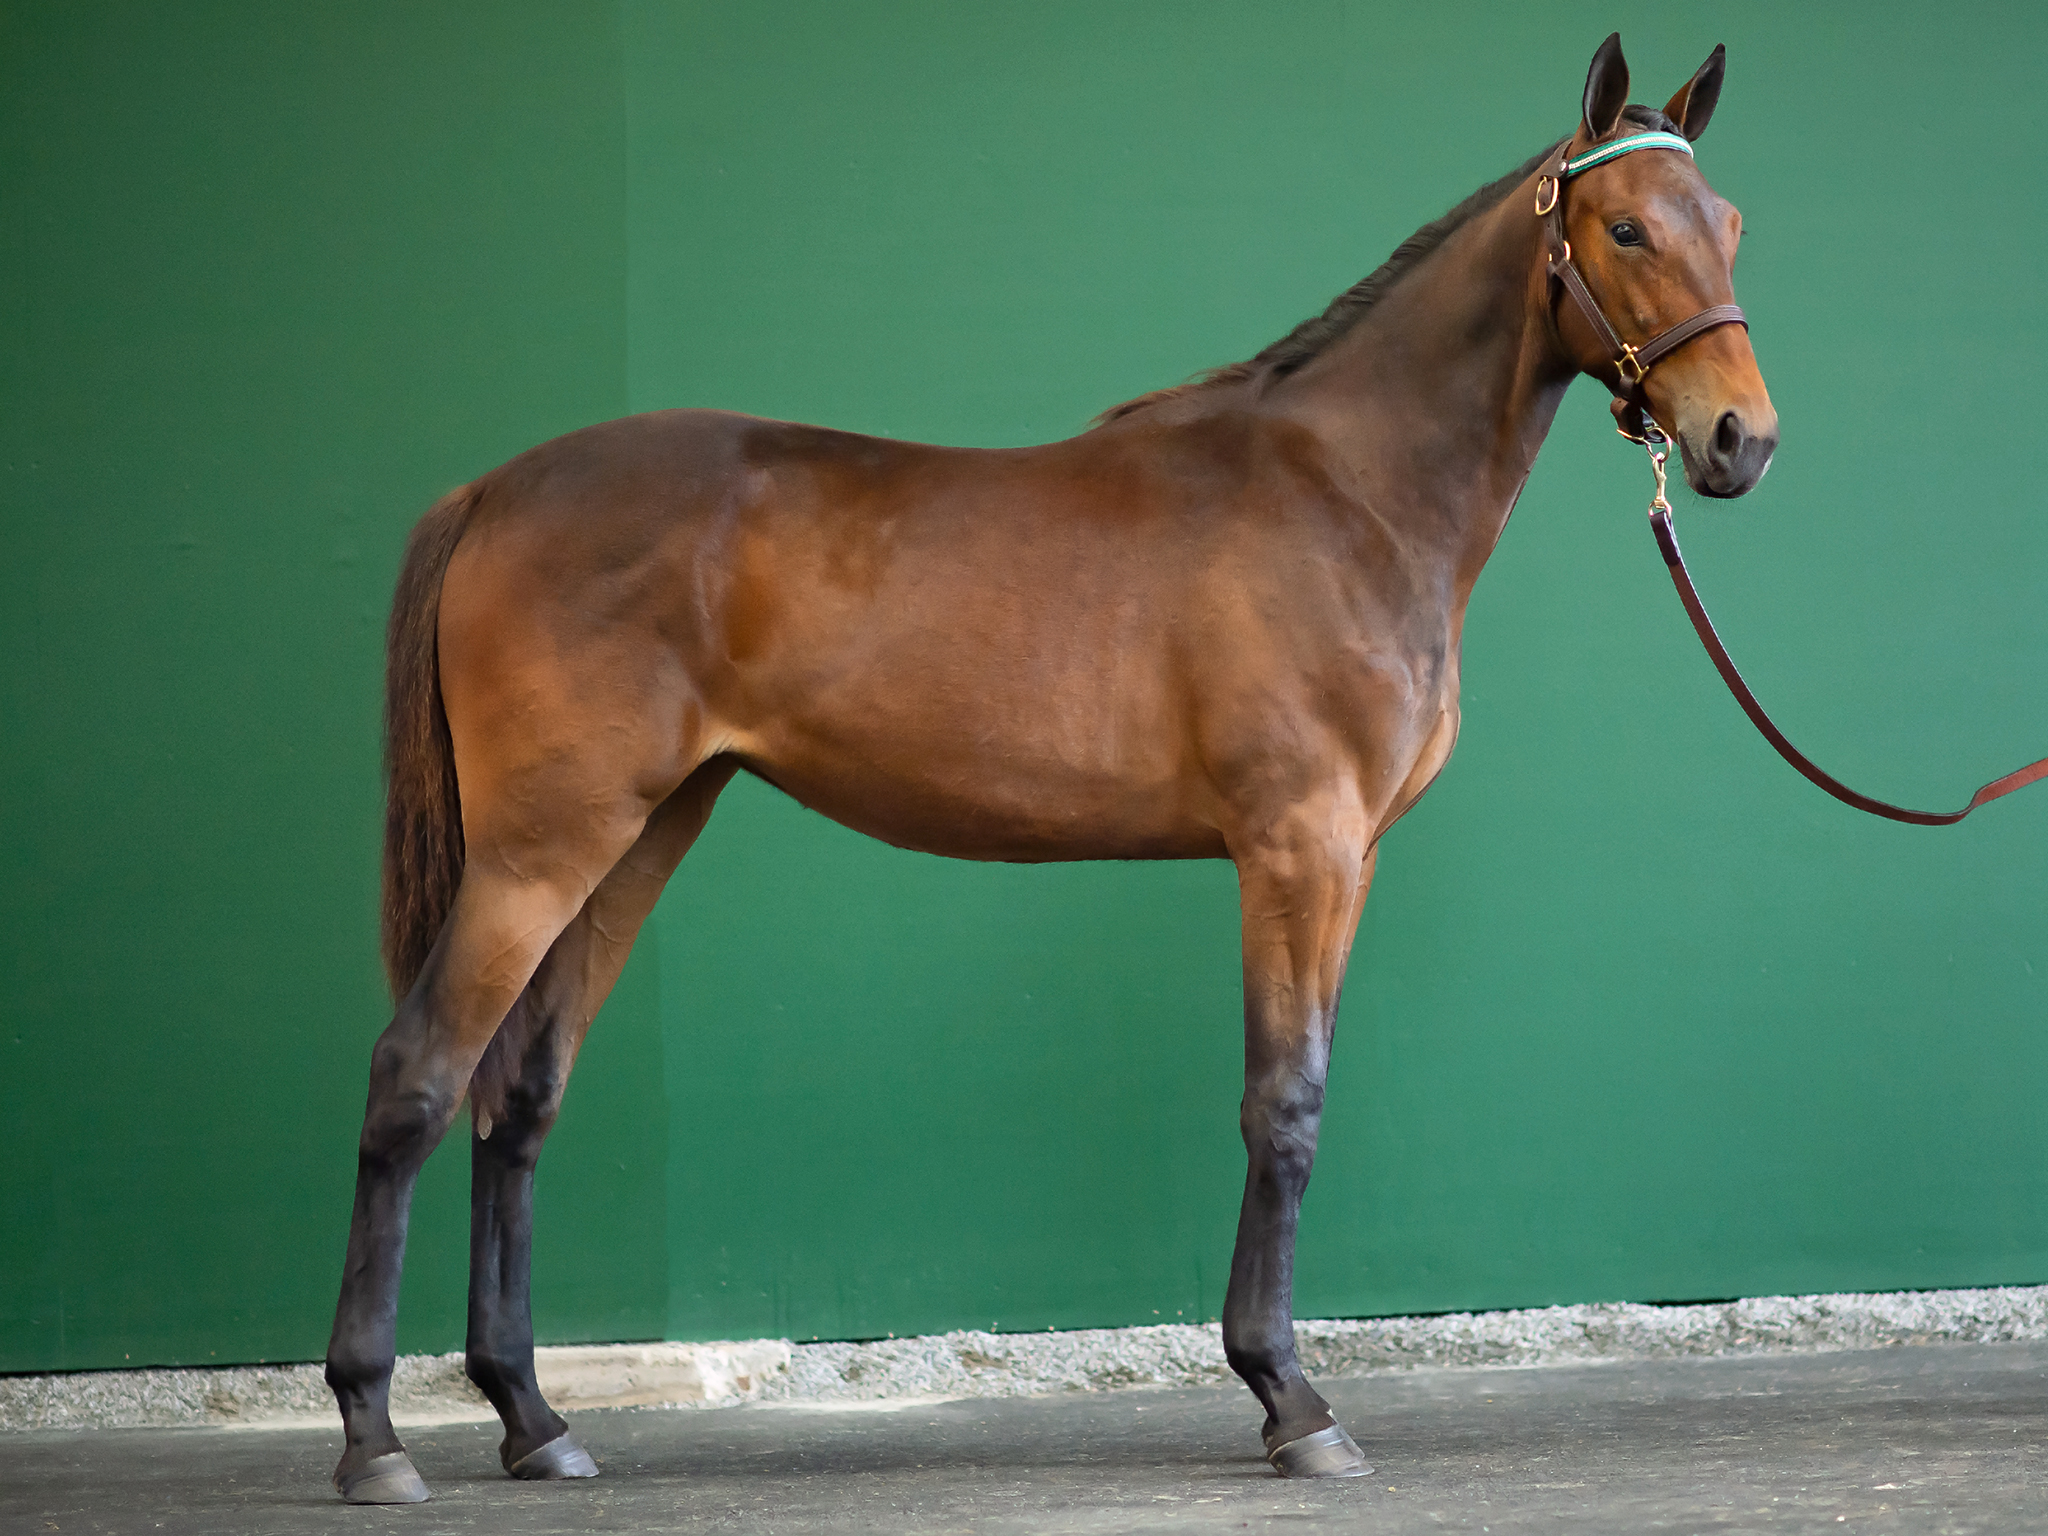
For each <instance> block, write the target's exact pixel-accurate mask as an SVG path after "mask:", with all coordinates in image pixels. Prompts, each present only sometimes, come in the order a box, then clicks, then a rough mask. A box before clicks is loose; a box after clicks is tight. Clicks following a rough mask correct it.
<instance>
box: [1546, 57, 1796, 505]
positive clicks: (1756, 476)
mask: <svg viewBox="0 0 2048 1536" xmlns="http://www.w3.org/2000/svg"><path fill="white" fill-rule="evenodd" d="M1725 69H1726V65H1725V62H1724V54H1723V51H1722V49H1720V48H1718V47H1717V48H1715V49H1714V51H1713V53H1712V54H1710V55H1709V56H1708V58H1707V61H1706V63H1704V64H1702V65H1701V66H1700V68H1699V71H1698V73H1696V74H1695V75H1694V76H1693V77H1692V79H1690V80H1689V81H1687V82H1686V83H1685V84H1684V85H1683V86H1681V87H1679V90H1678V93H1677V94H1676V95H1674V96H1673V97H1672V98H1671V100H1670V101H1669V103H1667V104H1666V106H1665V108H1664V110H1663V111H1662V112H1661V113H1659V112H1656V111H1654V110H1652V109H1648V108H1644V107H1640V106H1629V105H1628V104H1627V103H1628V65H1627V63H1626V62H1625V61H1624V60H1623V58H1622V54H1621V38H1620V36H1619V34H1616V35H1612V36H1610V37H1609V38H1608V39H1607V41H1606V42H1605V43H1603V44H1601V46H1600V50H1599V52H1597V53H1596V54H1595V55H1594V56H1593V63H1592V67H1591V69H1590V70H1588V72H1587V75H1586V93H1585V99H1584V104H1583V111H1582V116H1581V121H1580V124H1579V128H1578V131H1577V132H1576V133H1574V134H1573V136H1572V138H1571V140H1570V141H1569V142H1568V144H1566V145H1564V146H1561V148H1560V150H1559V152H1558V155H1557V158H1556V161H1555V165H1554V168H1553V174H1552V175H1549V176H1546V177H1544V178H1542V179H1541V180H1539V182H1538V187H1537V211H1538V213H1539V214H1542V215H1545V216H1547V217H1549V218H1550V219H1551V220H1552V224H1551V228H1552V230H1553V232H1554V233H1553V236H1552V242H1551V243H1552V250H1551V253H1550V259H1551V274H1550V277H1551V280H1550V282H1549V289H1550V291H1549V293H1548V302H1549V303H1550V304H1551V305H1552V306H1553V308H1552V314H1553V316H1554V317H1555V321H1556V327H1557V335H1558V339H1559V341H1560V343H1561V345H1562V347H1563V349H1564V351H1565V354H1566V356H1567V358H1568V360H1569V362H1570V364H1571V365H1572V366H1573V367H1575V368H1577V369H1578V370H1579V371H1580V372H1583V373H1588V374H1591V375H1592V376H1593V377H1595V378H1597V379H1599V380H1600V381H1601V382H1602V383H1604V384H1606V385H1607V386H1608V388H1609V389H1611V390H1614V391H1615V392H1616V396H1617V399H1616V404H1615V414H1616V416H1617V417H1619V418H1620V419H1621V421H1622V423H1623V427H1624V430H1627V429H1628V427H1629V426H1630V424H1631V422H1632V421H1634V422H1637V423H1638V424H1640V422H1639V418H1637V417H1636V416H1635V414H1634V413H1635V412H1638V411H1639V412H1644V413H1647V415H1648V416H1649V417H1650V418H1652V420H1653V421H1654V423H1655V425H1656V426H1657V427H1658V428H1660V429H1661V430H1662V431H1663V433H1664V435H1665V436H1667V437H1670V438H1672V439H1674V440H1675V441H1676V442H1677V443H1678V446H1679V452H1680V455H1681V457H1682V458H1683V460H1684V464H1685V477H1686V480H1687V481H1688V482H1689V483H1690V484H1691V486H1692V488H1693V489H1694V490H1695V491H1697V492H1699V494H1700V495H1702V496H1715V497H1728V496H1740V495H1742V494H1743V493H1744V492H1746V491H1748V490H1749V489H1751V488H1752V487H1753V486H1754V485H1755V484H1756V483H1757V481H1759V480H1761V479H1762V478H1763V476H1764V471H1765V470H1767V469H1768V468H1770V463H1771V455H1772V453H1773V452H1774V451H1775V450H1776V449H1777V446H1778V413H1777V411H1776V410H1774V409H1773V408H1772V406H1771V397H1770V394H1769V393H1768V392H1767V391H1766V390H1765V388H1764V381H1763V375H1762V374H1761V373H1760V372H1758V370H1757V364H1756V354H1755V353H1754V352H1753V351H1752V350H1751V349H1750V344H1749V332H1748V329H1747V327H1746V324H1744V323H1739V322H1740V315H1741V312H1740V311H1739V310H1734V309H1733V305H1734V281H1733V278H1734V267H1735V254H1736V248H1737V246H1738V245H1739V244H1740V243H1741V239H1742V215H1741V214H1740V213H1739V212H1737V211H1736V209H1735V206H1734V205H1733V204H1732V203H1730V202H1729V201H1728V200H1727V199H1726V198H1724V197H1722V196H1721V195H1720V194H1719V193H1717V192H1716V191H1715V190H1714V189H1713V188H1712V187H1711V186H1709V185H1708V184H1707V179H1706V177H1705V176H1703V175H1702V174H1701V173H1700V169H1699V166H1698V165H1697V164H1696V163H1695V162H1694V160H1693V157H1692V155H1691V153H1690V145H1691V143H1692V141H1694V140H1696V139H1698V138H1699V136H1700V135H1701V133H1703V132H1704V131H1705V130H1706V126H1707V121H1708V119H1709V118H1711V117H1712V116H1713V113H1714V104H1715V102H1716V101H1718V100H1719V98H1720V95H1721V81H1722V77H1723V74H1724V72H1725ZM1634 148H1642V149H1646V150H1661V151H1664V152H1662V153H1641V154H1639V153H1634V152H1633V149H1634ZM1674 151H1675V152H1674ZM1546 198H1547V200H1548V202H1549V204H1550V206H1549V207H1548V208H1546V207H1545V206H1544V204H1545V201H1546ZM1560 238H1561V243H1562V247H1563V248H1562V251H1561V252H1560V251H1559V250H1558V249H1557V246H1558V244H1559V243H1560ZM1560 256H1561V257H1562V265H1563V266H1565V267H1571V268H1575V269H1576V273H1577V276H1578V278H1579V280H1580V283H1581V286H1582V288H1583V290H1584V291H1583V292H1579V293H1577V294H1575V295H1573V296H1574V297H1576V298H1577V300H1578V302H1576V303H1573V302H1567V301H1566V299H1565V298H1563V297H1562V296H1561V295H1560V292H1559V290H1560V288H1563V289H1567V290H1569V288H1570V286H1571V279H1572V274H1571V273H1569V272H1565V271H1562V270H1561V269H1560V260H1559V258H1560ZM1560 278H1562V279H1563V281H1562V282H1560V281H1558V279H1560ZM1724 306H1725V308H1724ZM1603 317H1604V323H1605V328H1606V330H1607V331H1608V333H1609V334H1605V335H1603V334H1602V327H1603ZM1689 320H1698V321H1702V322H1705V323H1704V324H1702V326H1701V327H1700V328H1699V329H1698V330H1696V331H1693V332H1691V333H1690V334H1685V335H1680V334H1679V332H1681V331H1683V330H1684V326H1685V323H1686V322H1687V321H1689ZM1667 335H1672V336H1677V338H1678V339H1677V340H1676V341H1674V342H1673V343H1671V344H1670V345H1669V346H1668V347H1666V348H1664V349H1663V350H1657V351H1655V355H1654V356H1653V355H1652V353H1653V350H1654V349H1655V348H1656V344H1657V342H1660V341H1663V340H1664V339H1665V338H1666V336H1667ZM1638 348H1639V349H1640V350H1641V352H1642V354H1643V356H1644V358H1645V361H1644V362H1643V363H1642V364H1641V365H1640V366H1637V365H1636V364H1635V361H1634V360H1635V357H1636V351H1637V349H1638Z"/></svg>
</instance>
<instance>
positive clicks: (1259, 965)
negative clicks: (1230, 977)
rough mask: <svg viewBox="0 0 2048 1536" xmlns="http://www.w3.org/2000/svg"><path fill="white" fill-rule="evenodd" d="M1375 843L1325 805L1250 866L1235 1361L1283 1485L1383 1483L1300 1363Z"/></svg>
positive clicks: (1233, 1285)
mask: <svg viewBox="0 0 2048 1536" xmlns="http://www.w3.org/2000/svg"><path fill="white" fill-rule="evenodd" d="M1367 841H1368V837H1367V829H1366V823H1365V818H1364V815H1363V813H1362V812H1361V811H1358V810H1356V809H1355V807H1351V808H1347V807H1346V806H1345V805H1344V804H1343V803H1342V802H1341V801H1340V802H1339V803H1337V804H1334V805H1333V804H1329V803H1318V804H1315V805H1312V806H1304V807H1300V808H1298V809H1296V810H1295V811H1292V812H1290V813H1289V814H1288V815H1287V816H1286V817H1285V818H1283V819H1282V820H1281V821H1280V822H1279V824H1277V825H1275V826H1273V827H1270V828H1268V829H1266V830H1265V831H1264V832H1263V834H1262V835H1261V836H1259V837H1258V838H1257V839H1256V841H1254V842H1253V843H1252V844H1251V845H1250V846H1249V847H1247V848H1246V849H1245V850H1244V851H1243V852H1242V853H1239V854H1237V856H1236V861H1237V867H1238V883H1239V890H1240V896H1241V899H1242V902H1243V908H1244V1024H1245V1087H1244V1102H1243V1107H1242V1111H1241V1115H1240V1123H1241V1125H1242V1128H1243V1131H1244V1145H1245V1152H1246V1155H1247V1158H1248V1163H1249V1166H1248V1168H1247V1170H1246V1175H1245V1187H1244V1206H1243V1209H1242V1211H1241V1213H1240V1215H1239V1217H1238V1225H1237V1248H1236V1251H1235V1252H1234V1253H1233V1254H1232V1256H1231V1261H1230V1289H1229V1293H1228V1295H1227V1296H1226V1297H1225V1300H1224V1303H1223V1349H1224V1354H1225V1356H1226V1357H1227V1358H1228V1359H1229V1361H1230V1366H1231V1369H1232V1370H1234V1371H1236V1372H1237V1374H1238V1375H1239V1376H1241V1377H1243V1378H1244V1382H1245V1385H1247V1386H1248V1387H1250V1388H1251V1389H1252V1391H1253V1392H1254V1393H1256V1394H1257V1396H1258V1399H1259V1401H1260V1402H1261V1403H1263V1404H1264V1405H1265V1408H1266V1423H1265V1430H1264V1438H1265V1443H1266V1459H1267V1460H1268V1461H1270V1462H1271V1463H1272V1464H1273V1467H1274V1469H1275V1470H1276V1471H1278V1472H1279V1473H1280V1475H1281V1476H1283V1477H1360V1476H1363V1475H1364V1474H1365V1473H1368V1472H1370V1471H1371V1470H1372V1468H1371V1467H1370V1466H1368V1465H1367V1464H1366V1461H1365V1458H1364V1456H1363V1455H1362V1454H1360V1452H1359V1449H1358V1447H1357V1445H1356V1444H1354V1443H1353V1441H1352V1439H1351V1437H1350V1436H1349V1435H1347V1434H1346V1433H1345V1432H1344V1430H1343V1429H1342V1427H1341V1426H1339V1425H1338V1423H1337V1421H1336V1419H1335V1418H1334V1417H1333V1416H1332V1415H1331V1413H1330V1405H1329V1404H1328V1403H1326V1402H1325V1401H1324V1400H1323V1398H1322V1396H1321V1394H1320V1393H1318V1392H1317V1391H1316V1389H1315V1388H1314V1387H1312V1386H1310V1385H1309V1384H1308V1380H1307V1378H1306V1377H1304V1376H1303V1375H1302V1373H1301V1366H1300V1364H1299V1363H1298V1362H1297V1360H1296V1359H1295V1352H1294V1235H1295V1227H1296V1224H1297V1221H1298V1219H1299V1216H1300V1211H1301V1197H1302V1192H1303V1191H1304V1190H1306V1189H1307V1188H1308V1179H1309V1170H1310V1168H1311V1167H1312V1166H1313V1164H1314V1162H1315V1155H1316V1134H1317V1131H1318V1130H1319V1129H1320V1127H1321V1124H1322V1115H1323V1085H1324V1082H1325V1080H1326V1079H1327V1077H1328V1075H1329V1069H1330V1042H1331V1037H1332V1034H1333V1032H1334V1030H1335V1026H1336V1021H1337V999H1338V994H1339V992H1340V991H1341V989H1342V986H1343V981H1344V966H1345V961H1346V959H1347V958H1348V957H1349V955H1350V952H1351V941H1352V936H1353V935H1354V934H1355V933H1356V931H1357V928H1358V914H1359V911H1360V909H1361V908H1362V907H1363V905H1364V903H1365V892H1366V887H1367V885H1368V884H1369V883H1370V881H1371V878H1372V854H1371V853H1370V852H1368V849H1367Z"/></svg>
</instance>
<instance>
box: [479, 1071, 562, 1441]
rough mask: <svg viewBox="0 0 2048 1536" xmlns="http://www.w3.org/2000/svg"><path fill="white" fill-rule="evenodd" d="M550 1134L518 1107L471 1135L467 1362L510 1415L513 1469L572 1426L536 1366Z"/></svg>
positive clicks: (501, 1412) (500, 1414)
mask: <svg viewBox="0 0 2048 1536" xmlns="http://www.w3.org/2000/svg"><path fill="white" fill-rule="evenodd" d="M546 1134H547V1132H546V1128H545V1127H544V1126H541V1125H538V1124H536V1123H535V1120H534V1117H533V1116H532V1115H531V1114H530V1113H523V1112H521V1110H520V1109H518V1108H515V1109H514V1110H513V1112H512V1114H511V1115H509V1116H508V1117H507V1119H506V1121H505V1122H503V1123H501V1124H498V1125H495V1126H493V1127H492V1128H491V1134H490V1135H489V1136H488V1137H481V1136H472V1137H471V1139H470V1157H469V1167H470V1207H469V1212H470V1214H469V1339H468V1344H467V1357H468V1358H467V1361H466V1368H467V1370H468V1372H469V1379H470V1380H471V1381H473V1382H475V1383H476V1384H477V1387H478V1388H479V1389H480V1390H481V1391H482V1392H483V1394H484V1396H485V1397H487V1398H489V1399H490V1400H491V1406H492V1407H493V1408H495V1409H497V1410H498V1417H499V1418H501V1419H502V1420H504V1423H505V1439H504V1443H503V1444H502V1445H501V1446H500V1447H499V1452H498V1454H499V1459H500V1460H501V1461H502V1462H503V1463H504V1465H505V1466H506V1467H507V1468H508V1469H509V1468H510V1467H511V1466H512V1465H513V1464H514V1463H515V1462H517V1461H519V1460H520V1458H522V1457H524V1456H527V1455H529V1454H530V1453H532V1452H533V1451H536V1450H538V1449H540V1447H541V1446H543V1445H546V1444H547V1443H548V1442H549V1441H551V1440H553V1439H555V1438H557V1437H558V1436H560V1435H562V1434H563V1433H565V1432H566V1431H567V1429H568V1426H567V1425H566V1424H565V1423H564V1422H563V1421H562V1418H561V1415H559V1414H557V1413H556V1412H555V1411H554V1410H553V1409H552V1408H550V1407H549V1406H548V1404H547V1399H545V1398H544V1397H542V1396H541V1391H540V1384H539V1383H538V1382H537V1381H536V1380H535V1379H534V1372H533V1308H532V1302H531V1299H530V1292H529V1288H528V1277H529V1275H530V1273H531V1270H532V1264H533V1170H534V1164H535V1162H536V1161H537V1160H538V1159H539V1156H540V1144H541V1139H542V1137H544V1136H545V1135H546Z"/></svg>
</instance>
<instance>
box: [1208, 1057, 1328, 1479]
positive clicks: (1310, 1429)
mask: <svg viewBox="0 0 2048 1536" xmlns="http://www.w3.org/2000/svg"><path fill="white" fill-rule="evenodd" d="M1284 1075H1285V1077H1287V1078H1291V1079H1292V1081H1291V1082H1282V1083H1278V1084H1275V1083H1264V1082H1253V1083H1249V1084H1247V1087H1246V1090H1245V1100H1244V1109H1243V1126H1244V1140H1245V1149H1246V1152H1247V1154H1248V1155H1249V1159H1250V1167H1249V1169H1248V1170H1247V1173H1246V1177H1245V1188H1244V1205H1243V1208H1242V1209H1241V1211H1240V1213H1239V1215H1238V1223H1237V1248H1236V1250H1235V1252H1234V1253H1233V1254H1232V1255H1231V1260H1230V1290H1229V1292H1228V1294H1227V1296H1226V1297H1225V1300H1224V1303H1223V1350H1224V1354H1225V1356H1226V1357H1227V1358H1228V1359H1229V1361H1230V1366H1231V1369H1232V1370H1234V1371H1236V1372H1237V1374H1238V1375H1239V1376H1241V1377H1243V1378H1244V1382H1245V1385H1247V1386H1248V1387H1250V1388H1251V1389H1252V1391H1253V1392H1254V1393H1255V1394H1257V1396H1258V1399H1259V1401H1260V1402H1261V1403H1262V1404H1264V1405H1265V1409H1266V1423H1265V1428H1264V1435H1265V1441H1266V1446H1267V1449H1269V1450H1270V1449H1271V1448H1272V1447H1274V1446H1276V1445H1284V1444H1286V1443H1287V1442H1288V1441H1290V1440H1298V1439H1300V1438H1301V1437H1302V1436H1303V1435H1311V1434H1314V1433H1315V1432H1316V1431H1317V1430H1319V1429H1327V1428H1329V1426H1330V1425H1331V1424H1333V1423H1335V1422H1336V1420H1335V1419H1333V1418H1332V1417H1331V1415H1330V1405H1329V1404H1328V1403H1326V1402H1325V1401H1324V1400H1323V1398H1322V1396H1321V1395H1320V1394H1319V1393H1318V1392H1317V1391H1316V1390H1315V1388H1313V1387H1311V1386H1310V1385H1309V1384H1308V1381H1307V1379H1306V1378H1305V1377H1304V1376H1303V1375H1302V1373H1301V1366H1300V1365H1299V1363H1298V1362H1297V1361H1296V1359H1295V1353H1294V1235H1295V1228H1296V1225H1297V1222H1298V1220H1299V1217H1300V1212H1301V1197H1302V1193H1303V1191H1304V1190H1306V1189H1307V1187H1308V1176H1309V1169H1310V1167H1311V1165H1312V1164H1313V1163H1314V1161H1315V1148H1316V1132H1317V1129H1318V1127H1319V1126H1320V1124H1321V1120H1322V1107H1323V1088H1322V1083H1321V1082H1320V1081H1319V1080H1318V1081H1315V1082H1308V1081H1304V1080H1302V1079H1301V1078H1300V1076H1299V1075H1298V1074H1296V1073H1293V1072H1291V1071H1290V1072H1288V1073H1286V1074H1284Z"/></svg>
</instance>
